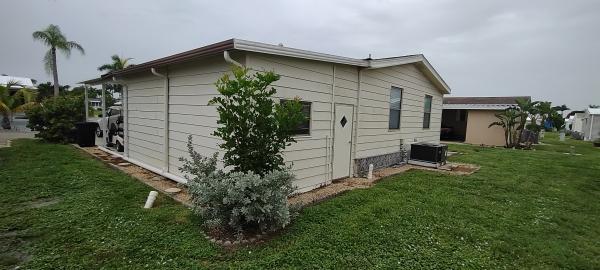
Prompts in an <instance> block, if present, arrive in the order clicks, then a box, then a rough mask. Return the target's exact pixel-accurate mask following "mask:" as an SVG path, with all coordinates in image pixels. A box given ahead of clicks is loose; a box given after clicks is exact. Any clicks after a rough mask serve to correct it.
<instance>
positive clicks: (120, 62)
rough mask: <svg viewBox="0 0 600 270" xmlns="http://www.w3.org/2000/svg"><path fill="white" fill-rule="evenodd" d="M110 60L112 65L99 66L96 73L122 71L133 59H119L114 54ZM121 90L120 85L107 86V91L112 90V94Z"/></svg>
mask: <svg viewBox="0 0 600 270" xmlns="http://www.w3.org/2000/svg"><path fill="white" fill-rule="evenodd" d="M110 58H111V59H112V63H110V64H104V65H101V66H99V67H98V71H106V73H105V74H108V73H111V72H113V71H118V70H123V69H125V68H127V67H128V66H129V65H130V64H129V60H131V59H133V58H121V57H119V56H118V55H116V54H115V55H113V56H111V57H110ZM121 88H122V87H121V85H118V84H115V85H109V86H108V90H112V93H113V94H114V93H115V92H119V93H120V92H121Z"/></svg>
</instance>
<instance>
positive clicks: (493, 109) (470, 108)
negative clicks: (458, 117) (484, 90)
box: [442, 104, 517, 111]
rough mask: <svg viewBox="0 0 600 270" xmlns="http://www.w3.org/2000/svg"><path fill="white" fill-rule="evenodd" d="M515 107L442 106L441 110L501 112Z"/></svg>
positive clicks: (497, 105)
mask: <svg viewBox="0 0 600 270" xmlns="http://www.w3.org/2000/svg"><path fill="white" fill-rule="evenodd" d="M516 106H517V105H516V104H443V105H442V109H444V110H487V111H502V110H506V109H508V108H511V107H516Z"/></svg>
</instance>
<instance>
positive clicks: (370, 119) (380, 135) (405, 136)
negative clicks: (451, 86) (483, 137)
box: [356, 64, 442, 158]
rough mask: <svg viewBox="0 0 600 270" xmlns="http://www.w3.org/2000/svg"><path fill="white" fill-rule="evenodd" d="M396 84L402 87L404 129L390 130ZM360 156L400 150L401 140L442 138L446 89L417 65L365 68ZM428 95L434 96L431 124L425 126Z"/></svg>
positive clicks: (436, 139) (360, 118)
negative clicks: (430, 79) (391, 104)
mask: <svg viewBox="0 0 600 270" xmlns="http://www.w3.org/2000/svg"><path fill="white" fill-rule="evenodd" d="M392 86H395V87H399V88H402V107H401V115H400V129H395V130H390V129H388V127H389V122H388V121H389V99H390V89H391V87H392ZM360 95H361V101H360V109H359V114H358V118H359V125H360V126H359V128H358V142H357V146H356V158H364V157H370V156H376V155H382V154H387V153H393V152H397V151H399V150H400V146H401V143H402V142H404V143H408V144H410V143H413V142H439V130H440V126H441V113H442V93H441V92H440V91H439V90H438V89H437V88H436V87H435V86H434V85H433V84H432V83H431V82H430V81H429V80H428V79H427V78H426V77H425V76H424V75H423V74H422V73H421V71H419V70H418V69H417V68H416V67H415V66H414V65H412V64H409V65H402V66H394V67H387V68H380V69H370V70H364V71H362V72H361V93H360ZM425 95H430V96H432V97H433V102H432V109H431V124H430V128H428V129H424V128H423V110H424V102H425Z"/></svg>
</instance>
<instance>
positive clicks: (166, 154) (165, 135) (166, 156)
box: [150, 68, 169, 173]
mask: <svg viewBox="0 0 600 270" xmlns="http://www.w3.org/2000/svg"><path fill="white" fill-rule="evenodd" d="M150 72H152V74H154V76H157V77H160V78H164V79H165V93H164V96H165V104H164V107H163V110H164V120H163V121H164V123H165V126H164V133H163V138H164V142H163V153H164V155H163V160H164V161H163V162H164V163H163V169H162V170H163V172H165V173H168V172H169V73H168V72H167V73H166V74H161V73H158V72H157V71H156V69H155V68H150Z"/></svg>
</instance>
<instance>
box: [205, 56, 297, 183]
mask: <svg viewBox="0 0 600 270" xmlns="http://www.w3.org/2000/svg"><path fill="white" fill-rule="evenodd" d="M232 72H233V76H234V77H233V78H230V77H229V75H228V74H226V75H224V76H223V77H222V78H221V79H219V81H217V83H216V86H217V90H218V91H219V93H220V94H221V95H220V96H218V97H215V98H213V99H212V100H211V101H210V103H209V104H217V105H218V107H217V112H218V113H219V120H218V121H217V123H218V124H219V127H218V128H217V130H216V131H215V132H214V133H213V135H214V136H217V137H219V138H221V139H222V140H223V143H221V144H220V145H219V146H220V147H221V149H223V150H225V154H224V155H223V162H224V163H225V165H226V166H232V170H233V171H235V172H254V173H255V174H259V175H266V174H267V173H269V172H271V171H274V170H281V169H283V168H284V166H285V163H284V160H283V157H282V154H281V152H282V151H283V150H284V149H285V148H286V146H289V145H290V144H291V143H292V142H296V141H295V140H294V138H293V131H294V129H295V128H296V127H297V126H298V125H299V124H300V123H301V122H302V121H303V120H304V119H305V117H304V115H303V114H302V105H301V104H300V102H299V101H298V99H295V100H292V101H290V102H284V103H283V104H280V102H279V101H277V102H276V100H275V99H273V95H274V94H275V93H276V91H275V88H273V87H269V85H270V84H271V83H273V82H275V81H277V80H279V75H277V74H275V73H273V72H257V73H255V74H252V75H249V74H248V69H246V68H239V67H234V68H233V70H232Z"/></svg>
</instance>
